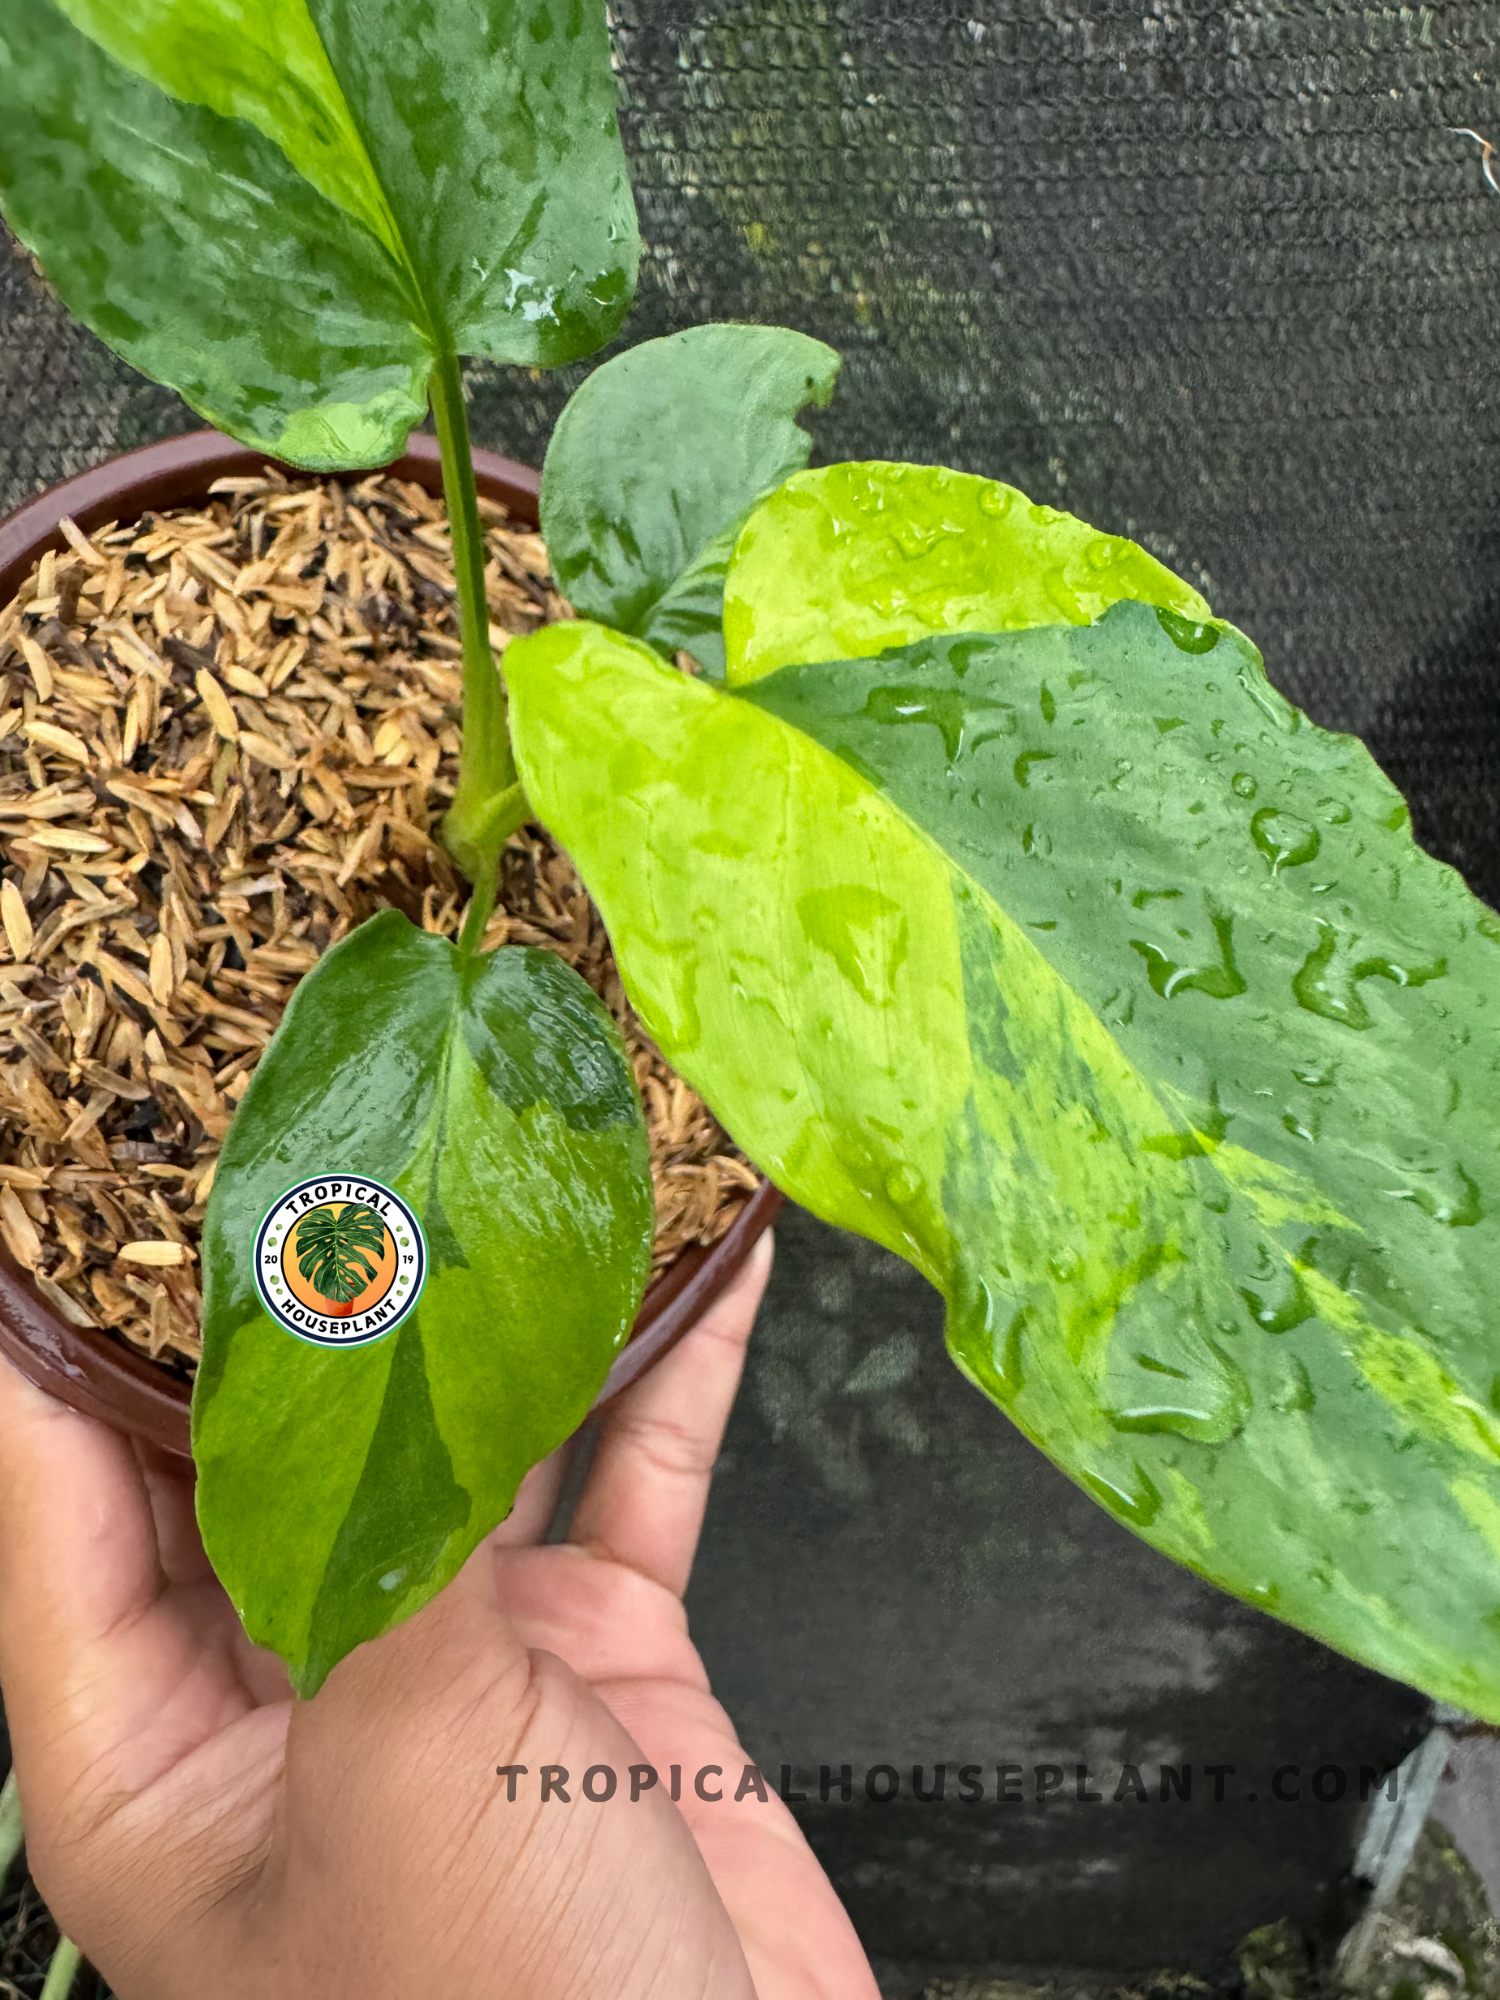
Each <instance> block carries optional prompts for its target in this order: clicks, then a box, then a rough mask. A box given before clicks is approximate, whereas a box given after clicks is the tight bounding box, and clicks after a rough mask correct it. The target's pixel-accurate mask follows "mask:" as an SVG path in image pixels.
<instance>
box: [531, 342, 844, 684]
mask: <svg viewBox="0 0 1500 2000" xmlns="http://www.w3.org/2000/svg"><path fill="white" fill-rule="evenodd" d="M838 369H839V358H838V356H837V355H836V354H835V353H834V351H833V349H832V348H830V347H825V346H824V345H823V343H822V342H821V341H819V340H812V339H810V338H809V337H808V336H807V335H806V334H803V333H793V332H791V331H789V330H788V329H787V328H785V327H774V326H770V327H766V326H699V327H692V328H690V329H689V330H688V331H687V332H685V333H678V334H672V335H670V336H669V337H668V338H666V339H664V340H648V341H645V342H643V343H642V344H641V345H640V346H639V347H633V348H631V349H630V350H629V352H628V353H625V354H621V355H617V356H616V357H615V358H614V360H612V361H607V362H605V364H604V366H603V367H602V368H598V369H596V370H595V371H594V373H593V374H592V375H591V376H590V377H589V379H588V380H587V382H585V383H584V385H583V387H582V388H581V389H580V390H579V391H578V393H577V394H576V395H575V396H574V397H573V398H572V400H571V401H570V402H569V404H568V406H567V408H566V409H565V410H564V411H563V414H562V416H561V417H560V418H559V420H558V425H557V429H556V430H555V431H554V433H553V436H552V442H551V444H550V445H549V446H548V449H547V462H546V466H545V469H544V471H543V475H542V532H543V534H544V535H545V536H546V540H547V548H548V552H549V553H550V555H551V558H552V567H553V573H554V574H555V575H556V577H557V580H558V584H559V586H560V587H561V589H562V591H563V593H564V595H565V596H567V597H568V598H569V599H570V600H571V602H572V603H573V604H574V606H575V607H576V608H577V610H578V612H579V613H580V615H581V616H583V617H586V618H596V619H598V620H599V621H600V622H601V623H602V624H606V625H613V626H615V627H617V628H618V629H619V630H620V631H622V632H630V633H633V634H634V635H635V636H636V637H638V638H642V639H645V640H647V641H649V643H650V644H651V645H653V646H655V647H656V648H657V649H658V650H659V651H660V652H662V653H664V654H665V655H666V656H667V657H668V658H671V657H672V656H673V655H675V654H676V652H677V651H678V649H679V648H681V649H683V650H685V651H687V652H689V653H691V654H692V655H693V657H694V658H695V659H697V660H699V661H700V662H701V663H702V664H703V665H704V666H705V667H706V668H708V670H709V671H710V672H711V673H714V674H716V675H717V676H718V677H719V678H720V679H722V678H723V673H724V647H723V639H722V635H721V627H722V622H723V600H724V574H725V571H726V569H727V568H728V565H729V557H730V553H731V551H732V549H733V546H734V540H735V536H736V535H737V533H738V531H739V528H740V526H741V524H742V522H743V521H744V519H745V517H746V515H747V514H748V513H749V511H750V509H751V508H752V507H753V506H754V504H755V503H756V501H758V500H759V499H761V498H762V496H763V495H765V494H767V493H769V492H771V491H772V489H773V488H775V487H777V486H779V485H780V484H781V482H782V481H783V480H784V479H785V478H787V477H788V475H789V474H791V473H793V472H797V471H799V470H800V469H801V468H802V467H803V466H805V465H806V464H807V458H808V453H809V452H810V450H811V449H812V439H811V438H810V437H809V436H808V434H807V432H806V431H805V430H803V429H802V428H801V427H800V426H799V424H798V423H797V421H796V419H797V415H798V413H799V412H800V411H802V410H803V409H805V408H806V407H807V406H808V405H809V404H814V405H817V406H818V407H823V406H825V405H826V404H827V403H828V401H829V399H830V397H831V396H832V394H833V386H834V380H835V378H836V376H837V374H838Z"/></svg>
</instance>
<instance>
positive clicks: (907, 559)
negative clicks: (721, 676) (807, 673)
mask: <svg viewBox="0 0 1500 2000" xmlns="http://www.w3.org/2000/svg"><path fill="white" fill-rule="evenodd" d="M1122 598H1137V599H1139V600H1140V601H1142V602H1143V603H1146V604H1160V605H1163V606H1164V607H1166V608H1167V609H1168V610H1170V611H1172V612H1174V613H1176V614H1177V615H1178V616H1179V617H1181V618H1182V619H1184V620H1185V621H1187V622H1188V623H1189V624H1190V625H1196V624H1197V623H1198V622H1199V621H1201V620H1206V619H1207V618H1208V617H1209V615H1210V614H1209V609H1208V606H1207V604H1206V603H1205V602H1204V601H1203V599H1202V598H1201V597H1200V596H1199V595H1198V593H1197V591H1195V590H1193V589H1191V588H1190V587H1189V586H1188V585H1187V584H1185V583H1183V582H1182V581H1181V579H1180V578H1178V577H1175V576H1173V574H1172V572H1171V571H1170V570H1169V569H1165V568H1163V566H1162V565H1161V564H1160V563H1159V562H1157V560H1156V559H1155V557H1154V556H1149V555H1147V553H1146V551H1145V550H1144V549H1142V548H1139V547H1138V546H1137V545H1136V544H1135V543H1134V542H1130V541H1126V540H1125V538H1124V537H1123V536H1122V535H1104V534H1101V533H1100V532H1099V530H1098V529H1097V528H1091V527H1090V526H1089V525H1088V523H1087V522H1086V521H1080V520H1078V519H1076V518H1075V516H1073V515H1072V514H1061V513H1059V512H1058V511H1057V509H1056V508H1055V507H1042V506H1036V505H1034V504H1033V503H1032V502H1031V501H1029V500H1028V499H1027V498H1026V495H1025V494H1024V493H1020V492H1017V490H1016V488H1015V487H1014V486H1003V485H1001V484H1000V482H999V481H998V480H994V479H979V478H976V477H975V476H974V475H973V474H971V473H967V472H952V471H949V470H948V469H947V468H946V467H945V466H939V465H888V464H882V463H880V462H878V461H877V462H875V463H869V464H851V465H830V466H825V467H824V468H822V469H821V470H820V471H816V472H799V473H797V474H796V475H795V476H794V477H793V478H791V479H788V480H787V482H786V484H785V485H784V486H783V487H782V488H781V490H780V492H778V493H776V494H775V495H773V497H772V498H771V499H770V500H768V501H767V502H766V503H765V505H764V506H762V507H760V508H758V509H757V510H756V512H755V514H754V515H753V516H752V518H751V519H750V521H749V522H747V524H746V526H745V528H744V531H743V533H742V534H741V537H740V540H739V543H738V545H737V547H736V549H735V551H734V563H733V569H732V571H731V574H730V578H729V585H728V589H727V592H726V596H725V604H724V640H725V646H726V650H727V652H728V656H729V676H728V677H729V680H730V683H731V684H732V685H737V686H743V685H746V684H748V683H749V682H750V681H753V680H757V679H759V677H760V676H761V675H762V674H769V673H774V672H775V670H776V669H777V668H778V667H785V666H797V665H801V664H804V663H806V662H807V661H809V660H853V659H863V658H867V657H868V656H869V655H870V654H872V653H880V652H884V651H885V649H886V648H887V647H889V646H900V645H904V644H906V643H907V642H908V641H910V640H912V639H921V638H925V637H927V636H928V635H929V634H930V633H935V632H1016V631H1021V630H1024V629H1025V628H1026V627H1028V626H1032V625H1083V624H1087V623H1088V621H1089V620H1090V619H1093V618H1097V617H1098V616H1099V615H1100V613H1101V612H1102V611H1104V610H1105V609H1106V608H1107V607H1108V606H1109V605H1111V604H1115V603H1118V602H1119V601H1120V600H1121V599H1122Z"/></svg>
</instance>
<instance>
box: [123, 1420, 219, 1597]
mask: <svg viewBox="0 0 1500 2000" xmlns="http://www.w3.org/2000/svg"><path fill="white" fill-rule="evenodd" d="M133 1449H134V1452H135V1456H136V1463H137V1464H138V1465H139V1466H140V1468H141V1477H142V1479H143V1480H144V1482H145V1487H146V1496H147V1499H148V1500H149V1502H150V1505H151V1518H152V1520H153V1521H154V1523H155V1525H156V1546H157V1552H158V1559H159V1561H160V1563H161V1567H162V1573H163V1574H164V1575H165V1577H166V1579H167V1581H168V1582H169V1583H202V1582H203V1581H204V1580H205V1579H206V1578H208V1577H210V1576H212V1575H213V1570H212V1567H211V1566H210V1564H209V1560H208V1557H207V1556H206V1555H205V1553H204V1550H203V1537H202V1535H200V1534H199V1532H198V1517H197V1514H196V1513H195V1511H194V1507H193V1468H192V1465H191V1463H190V1462H189V1461H188V1460H187V1459H185V1458H178V1457H177V1455H176V1454H175V1453H174V1452H169V1451H162V1450H161V1449H160V1448H159V1447H158V1446H156V1445H153V1444H144V1443H142V1442H141V1441H140V1440H139V1439H136V1440H135V1441H134V1443H133Z"/></svg>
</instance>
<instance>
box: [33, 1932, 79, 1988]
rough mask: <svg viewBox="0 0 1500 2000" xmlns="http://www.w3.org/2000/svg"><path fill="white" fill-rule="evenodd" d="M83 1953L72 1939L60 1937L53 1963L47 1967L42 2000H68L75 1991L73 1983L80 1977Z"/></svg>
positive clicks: (53, 1955)
mask: <svg viewBox="0 0 1500 2000" xmlns="http://www.w3.org/2000/svg"><path fill="white" fill-rule="evenodd" d="M82 1957H83V1953H82V1952H81V1951H80V1950H79V1949H78V1947H77V1945H76V1944H74V1942H73V1940H72V1939H71V1938H65V1937H60V1938H59V1939H58V1940H57V1950H56V1951H55V1952H53V1954H52V1963H51V1964H50V1965H49V1966H48V1967H47V1978H46V1983H45V1984H44V1985H43V1987H42V2000H68V1995H69V1994H70V1993H71V1992H72V1991H73V1981H74V1980H75V1979H76V1978H77V1977H78V1966H79V1961H80V1960H81V1959H82Z"/></svg>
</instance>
